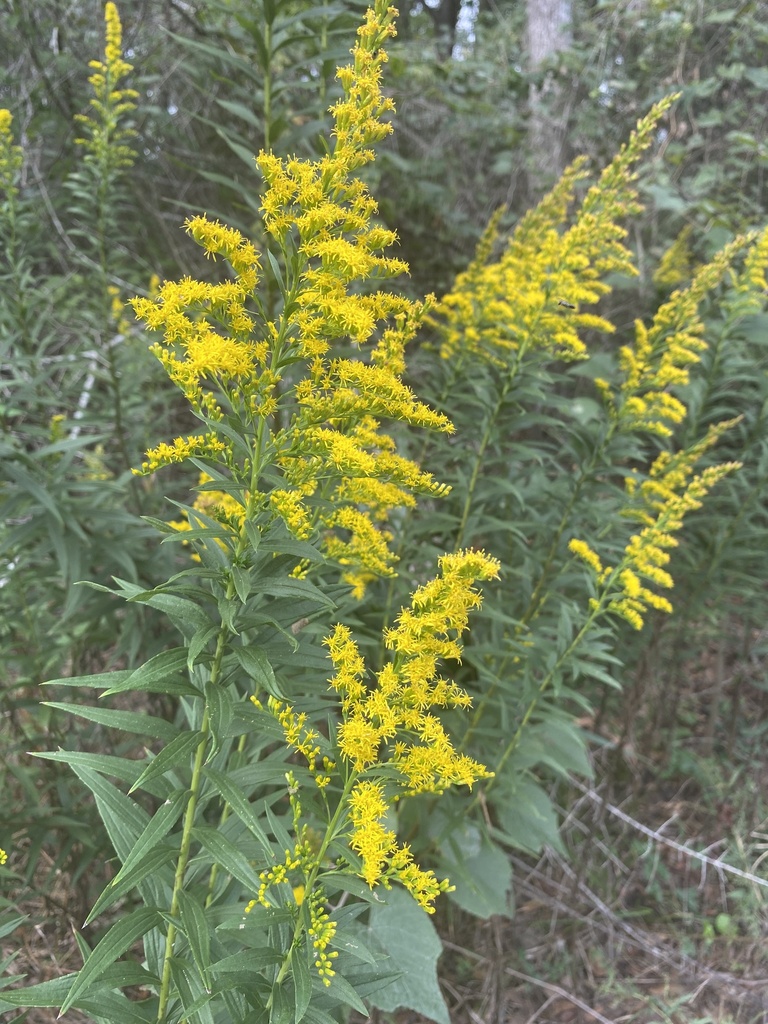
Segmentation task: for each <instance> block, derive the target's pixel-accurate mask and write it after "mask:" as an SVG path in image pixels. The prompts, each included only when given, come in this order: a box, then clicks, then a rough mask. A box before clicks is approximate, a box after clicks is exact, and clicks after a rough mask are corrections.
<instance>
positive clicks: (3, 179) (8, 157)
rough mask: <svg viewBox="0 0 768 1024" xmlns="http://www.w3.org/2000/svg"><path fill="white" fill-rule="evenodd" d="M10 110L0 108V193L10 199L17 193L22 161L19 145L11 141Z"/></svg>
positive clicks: (11, 122)
mask: <svg viewBox="0 0 768 1024" xmlns="http://www.w3.org/2000/svg"><path fill="white" fill-rule="evenodd" d="M12 124H13V116H12V115H11V112H10V110H6V109H5V108H2V109H0V193H2V194H3V195H4V196H5V198H6V200H8V201H12V200H13V199H14V198H15V197H16V196H17V195H18V194H19V187H18V181H19V172H20V171H21V165H22V162H23V154H22V151H21V146H15V145H14V143H13V132H12V130H11V125H12Z"/></svg>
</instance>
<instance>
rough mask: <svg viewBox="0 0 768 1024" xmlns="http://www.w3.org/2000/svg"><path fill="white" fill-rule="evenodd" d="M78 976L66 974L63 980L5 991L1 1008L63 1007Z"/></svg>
mask: <svg viewBox="0 0 768 1024" xmlns="http://www.w3.org/2000/svg"><path fill="white" fill-rule="evenodd" d="M77 977H78V976H77V974H65V975H63V977H61V978H53V979H52V980H51V981H42V982H40V983H39V984H38V985H27V986H26V987H25V988H15V989H11V990H10V991H9V990H8V989H4V990H3V991H2V993H0V1006H3V1004H7V1005H8V1006H39V1007H42V1006H61V1004H62V1003H63V1002H64V1001H65V999H66V998H67V996H68V995H69V992H70V990H71V988H72V985H73V984H74V982H75V981H76V979H77Z"/></svg>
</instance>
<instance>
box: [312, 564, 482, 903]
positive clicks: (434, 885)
mask: <svg viewBox="0 0 768 1024" xmlns="http://www.w3.org/2000/svg"><path fill="white" fill-rule="evenodd" d="M498 573H499V563H498V562H497V560H496V559H494V558H491V557H489V556H488V555H486V554H485V553H483V552H479V551H460V552H457V553H456V554H453V555H444V556H443V557H442V558H441V559H440V573H439V575H438V576H437V577H436V578H435V579H433V580H432V581H431V582H429V583H427V584H425V585H424V586H422V587H419V588H418V589H417V590H416V592H415V593H414V595H413V598H412V602H411V606H410V608H405V609H403V610H402V611H401V613H400V616H399V618H398V620H397V624H396V625H395V626H394V627H393V628H392V629H390V630H387V631H386V633H385V643H386V646H387V648H388V649H389V650H391V651H393V652H394V657H393V659H392V660H391V661H390V662H389V663H387V664H386V665H385V666H384V667H383V668H382V669H381V671H380V672H379V673H378V675H377V677H376V682H375V684H374V685H368V683H367V682H366V680H365V673H366V668H365V662H364V660H363V658H362V657H361V655H360V652H359V650H358V647H357V644H356V643H355V641H354V639H353V638H352V634H351V632H350V630H349V628H348V627H346V626H343V625H337V626H336V627H335V629H334V631H333V633H332V634H331V636H330V637H328V639H327V641H326V643H327V646H328V649H329V652H330V657H331V660H332V661H333V664H334V667H335V670H336V671H335V674H334V676H333V677H332V679H331V685H332V687H333V688H334V689H335V690H336V692H337V693H338V694H339V696H340V697H341V706H342V719H343V721H342V723H341V725H340V726H339V728H338V731H337V742H338V747H339V750H340V751H341V754H342V757H343V759H344V761H345V762H346V763H347V765H349V766H350V768H351V769H352V771H353V772H354V773H355V774H356V775H362V774H363V773H364V774H365V778H359V779H357V780H356V781H355V784H354V786H353V788H352V791H351V794H350V797H349V814H350V821H351V824H352V833H351V838H350V841H349V842H350V846H351V848H352V849H353V850H354V851H355V852H356V853H358V854H359V856H360V858H361V861H362V867H361V875H362V877H363V878H364V879H365V880H366V881H367V882H368V884H369V885H371V886H373V885H375V884H377V883H378V882H382V883H383V884H385V885H387V884H389V883H390V882H391V881H392V880H395V879H396V880H399V881H400V882H401V883H402V884H403V885H404V886H405V887H406V888H407V889H408V891H409V892H410V893H411V894H412V895H413V896H414V898H415V899H416V900H418V902H419V903H420V904H421V905H422V906H423V907H425V909H427V910H431V904H432V901H433V900H434V898H435V896H436V895H437V894H438V893H439V892H444V891H445V890H446V888H447V883H445V882H438V881H437V879H436V878H435V876H434V875H433V874H432V872H425V871H422V870H421V869H420V868H418V867H417V866H416V865H414V864H413V862H412V857H411V854H410V851H409V850H408V849H407V847H400V846H398V844H397V842H396V838H395V835H394V833H393V832H392V831H391V830H390V829H389V828H388V827H387V825H386V817H387V812H388V809H389V807H390V805H391V803H392V801H393V800H396V799H399V797H400V796H403V795H408V794H412V793H425V792H430V793H440V792H442V791H443V790H445V789H446V788H447V787H449V786H451V785H467V786H470V787H471V786H472V785H473V783H474V782H475V781H477V780H478V779H482V778H488V777H490V775H491V774H492V773H490V772H489V771H488V770H487V769H486V768H485V767H484V766H483V765H481V764H479V763H478V762H477V761H475V760H473V759H472V758H470V757H467V756H466V755H463V754H459V753H457V751H456V750H455V749H454V747H453V745H452V743H451V741H450V739H449V737H448V735H447V733H446V732H445V729H444V728H443V725H442V723H441V721H440V719H439V718H438V717H437V716H436V715H435V714H433V713H431V709H433V708H449V707H459V708H467V707H469V706H470V705H471V698H470V697H469V694H467V693H466V691H465V690H463V689H462V688H461V687H460V686H458V685H457V684H456V683H455V682H451V681H449V680H446V679H443V678H442V677H440V676H439V675H438V663H439V661H440V660H442V659H446V658H447V659H452V660H458V659H460V657H461V652H462V645H461V642H460V635H461V633H462V632H463V630H464V629H465V628H466V625H467V618H468V613H469V610H470V609H471V608H475V607H477V606H478V605H479V604H480V602H481V597H480V594H479V593H478V591H477V590H476V589H475V587H474V584H475V582H476V581H477V580H490V579H495V578H496V577H497V576H498ZM382 768H386V769H387V771H386V772H385V774H386V776H387V778H389V779H391V777H392V773H391V768H395V769H396V772H397V778H398V779H399V782H398V783H397V791H396V792H395V793H393V794H391V795H389V794H388V791H387V789H386V788H385V784H384V782H383V781H380V780H378V779H376V778H375V775H376V773H377V770H380V769H382Z"/></svg>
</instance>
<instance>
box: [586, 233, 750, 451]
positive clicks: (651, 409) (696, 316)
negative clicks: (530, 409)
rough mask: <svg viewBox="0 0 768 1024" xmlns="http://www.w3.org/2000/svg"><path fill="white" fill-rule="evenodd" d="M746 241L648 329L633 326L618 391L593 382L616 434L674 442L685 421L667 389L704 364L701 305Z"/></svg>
mask: <svg viewBox="0 0 768 1024" xmlns="http://www.w3.org/2000/svg"><path fill="white" fill-rule="evenodd" d="M745 241H746V239H745V238H737V239H736V240H735V241H733V242H732V243H730V244H729V245H727V246H725V247H724V248H723V249H721V250H720V252H719V253H718V254H717V256H716V257H715V258H714V259H713V260H712V262H711V263H707V264H706V265H705V266H703V267H701V268H700V269H699V270H698V272H697V273H696V275H695V277H694V279H693V281H692V282H691V284H690V286H689V287H688V288H686V289H684V290H682V291H675V292H673V293H672V295H671V296H670V298H669V299H668V301H667V302H665V303H664V304H663V305H662V306H660V307H659V309H658V311H657V312H656V315H655V316H654V318H653V322H652V323H651V325H650V327H646V326H645V325H644V324H643V323H642V321H640V320H637V321H635V340H634V344H633V345H624V346H623V347H622V348H621V349H620V350H619V367H620V370H621V382H620V384H619V385H618V388H616V389H615V391H614V389H612V388H611V387H610V385H609V384H608V383H607V382H606V381H604V380H596V381H595V384H596V385H597V388H598V390H599V391H600V393H601V395H602V396H603V399H604V400H605V402H606V404H607V406H608V411H609V415H610V416H611V419H612V420H613V424H614V429H618V430H620V431H626V432H634V431H645V432H647V433H650V434H655V435H656V436H658V437H671V435H672V430H673V427H674V426H675V425H677V424H679V423H682V421H683V420H684V419H685V416H686V411H687V410H686V407H685V405H684V404H683V402H682V401H681V400H680V399H679V398H677V397H676V396H675V395H672V394H670V393H669V390H668V389H669V388H671V387H680V386H683V385H685V384H687V383H688V381H689V377H690V371H689V367H690V366H692V365H693V364H695V363H698V362H699V361H700V360H701V353H702V352H704V351H705V350H706V348H707V343H706V341H705V340H704V339H703V338H702V334H703V333H704V322H703V320H702V318H701V315H700V313H699V306H700V304H701V301H702V299H703V298H704V297H705V296H706V295H708V294H709V293H710V292H711V291H712V290H713V289H714V288H715V287H716V286H717V284H718V283H719V281H720V280H721V279H722V278H723V276H724V274H725V273H726V272H727V271H728V269H729V268H730V266H731V264H732V262H733V259H734V257H735V256H736V254H737V253H738V251H739V250H740V249H742V248H743V247H744V244H745ZM753 252H754V250H753ZM750 255H751V254H750ZM763 258H765V253H763Z"/></svg>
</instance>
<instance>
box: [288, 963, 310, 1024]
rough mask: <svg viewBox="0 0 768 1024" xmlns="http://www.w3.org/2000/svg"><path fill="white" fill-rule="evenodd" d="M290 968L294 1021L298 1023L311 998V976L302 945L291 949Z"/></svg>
mask: <svg viewBox="0 0 768 1024" xmlns="http://www.w3.org/2000/svg"><path fill="white" fill-rule="evenodd" d="M291 970H292V971H293V988H294V1004H295V1011H294V1017H293V1019H294V1022H295V1024H299V1021H301V1020H302V1019H303V1017H304V1014H305V1013H306V1012H307V1007H308V1006H309V1001H310V999H311V998H312V976H311V974H310V971H309V964H308V963H307V950H306V948H305V947H304V946H294V947H293V949H292V950H291Z"/></svg>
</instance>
